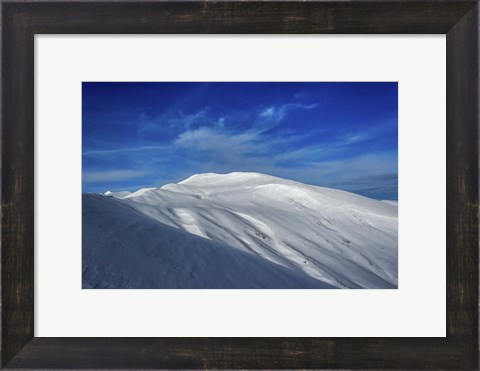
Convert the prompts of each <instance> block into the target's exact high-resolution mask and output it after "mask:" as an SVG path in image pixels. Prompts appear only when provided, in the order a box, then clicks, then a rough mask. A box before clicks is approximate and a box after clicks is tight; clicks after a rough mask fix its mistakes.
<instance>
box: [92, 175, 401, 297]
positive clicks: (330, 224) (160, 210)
mask: <svg viewBox="0 0 480 371" xmlns="http://www.w3.org/2000/svg"><path fill="white" fill-rule="evenodd" d="M86 197H87V199H85V198H84V213H86V214H85V216H84V219H85V221H86V222H87V224H88V226H89V227H88V230H85V229H84V241H90V242H89V244H90V245H88V244H85V242H84V254H85V250H88V246H94V247H95V248H96V250H98V251H101V249H100V248H97V245H98V243H97V242H95V240H92V238H93V237H92V236H88V234H91V233H92V232H91V230H95V233H92V235H98V234H99V231H98V228H99V227H98V225H99V224H102V223H100V221H97V219H98V217H96V218H95V217H92V216H91V214H92V212H89V211H88V207H87V208H86V207H85V204H87V205H88V204H89V201H88V200H89V198H88V197H96V198H93V199H94V200H97V199H98V200H101V201H102V202H104V203H105V204H107V205H108V209H107V208H106V210H107V211H108V213H111V214H113V215H112V216H111V217H108V218H107V217H105V220H104V224H102V225H104V227H103V228H104V234H105V236H106V237H105V240H104V241H103V244H106V245H108V246H113V245H112V244H114V243H118V241H117V242H109V238H110V237H109V236H112V235H115V236H116V235H117V234H118V232H114V231H113V230H115V231H116V230H117V229H121V230H122V233H124V234H127V235H131V234H133V232H134V231H136V232H137V234H140V235H142V236H143V237H142V238H141V239H140V240H139V241H138V242H137V243H135V244H133V245H132V246H130V245H128V246H129V247H128V248H130V249H131V250H133V252H129V254H132V255H133V256H135V254H137V253H138V254H139V253H140V252H141V251H144V250H145V249H148V248H151V249H154V247H153V245H152V244H153V242H151V241H152V240H153V239H157V240H161V238H160V237H159V235H161V234H162V233H161V232H158V233H157V234H155V233H153V232H152V231H151V229H152V228H150V229H148V230H145V231H143V232H142V231H141V228H140V226H138V225H136V224H135V226H136V228H137V230H134V227H133V222H128V219H129V218H127V217H124V222H122V223H120V225H118V223H112V222H111V218H114V217H115V218H117V217H118V216H117V215H116V214H118V212H117V211H114V210H110V208H111V207H113V206H112V205H114V206H115V207H116V209H115V210H117V209H118V208H120V207H122V208H124V209H125V210H130V212H131V213H132V215H135V216H136V217H137V218H140V217H141V218H143V219H142V220H143V222H142V223H146V224H148V225H150V224H149V223H154V222H156V223H157V225H159V226H161V228H163V229H162V231H163V230H164V229H165V228H167V227H166V226H170V227H174V228H175V229H172V228H170V229H169V231H176V232H182V233H183V234H181V235H179V236H178V238H179V239H183V238H185V243H180V242H178V241H176V242H175V243H176V244H177V245H181V246H182V249H183V248H184V249H188V251H189V254H190V253H192V254H193V252H192V251H194V252H195V259H199V258H200V257H202V256H203V260H206V259H209V261H210V260H212V259H213V260H215V259H216V257H215V259H214V258H213V257H212V256H207V255H208V254H202V253H201V251H199V250H198V249H195V248H194V247H193V246H195V245H196V244H211V243H216V244H217V245H215V246H217V248H218V246H222V248H220V250H221V251H226V252H228V254H233V253H236V254H240V253H241V254H242V255H241V256H242V257H243V258H244V259H247V258H248V259H253V258H255V259H256V260H255V261H256V262H261V263H264V264H271V266H272V267H275V268H276V269H275V272H276V273H279V272H280V271H279V270H278V267H281V268H283V269H284V271H283V272H288V273H290V274H291V273H293V272H295V273H297V274H298V277H300V278H302V277H308V278H310V279H311V280H313V282H318V284H320V285H324V284H325V283H327V284H330V285H332V286H334V287H338V288H396V287H397V271H398V270H397V262H398V258H397V245H398V216H397V209H398V208H397V205H396V204H394V203H388V202H382V201H377V200H372V199H369V198H366V197H362V196H359V195H356V194H353V193H349V192H345V191H340V190H334V189H329V188H322V187H317V186H311V185H305V184H302V183H298V182H294V181H290V180H286V179H281V178H276V177H272V176H268V175H263V174H257V173H231V174H225V175H222V174H198V175H194V176H192V177H190V178H188V179H186V180H184V181H182V182H180V183H178V184H167V185H165V186H163V187H161V188H157V189H143V190H139V191H137V192H135V193H132V194H128V195H127V196H122V195H119V196H116V195H115V194H113V197H104V196H91V195H89V196H86ZM98 202H100V201H98ZM122 210H123V209H122ZM107 211H105V212H107ZM89 218H91V220H90V221H89V220H88V219H89ZM84 223H85V222H84ZM139 223H140V222H139ZM142 223H140V224H142ZM160 223H161V224H160ZM194 235H196V236H198V237H195V238H197V239H196V240H194V241H196V242H195V243H192V240H190V239H191V238H193V236H194ZM180 236H181V237H180ZM197 241H201V242H197ZM122 246H124V249H125V250H127V245H122ZM146 246H147V247H146ZM168 246H169V243H167V242H165V243H163V241H162V244H161V247H157V249H166V248H167V247H168ZM202 246H203V245H202ZM208 246H210V245H208ZM111 248H113V247H111ZM202 251H203V250H202ZM189 254H186V255H184V256H183V258H184V259H185V262H183V263H182V262H181V261H178V262H177V263H176V264H179V266H181V267H184V265H189V264H192V262H191V260H193V259H194V258H193V257H192V256H189ZM224 258H225V259H224V260H223V261H222V263H221V264H216V263H214V262H212V265H211V267H213V266H217V265H222V264H227V263H228V262H229V259H227V258H226V257H224ZM134 259H138V258H134ZM232 261H235V263H231V264H234V265H235V264H236V262H237V260H236V259H232ZM125 264H126V263H125ZM132 264H133V263H132ZM152 264H153V263H152ZM132 266H133V265H132ZM84 268H85V266H84ZM86 268H87V270H88V268H89V267H88V266H87V267H86ZM212 269H214V270H215V268H212ZM217 269H218V268H217ZM242 269H243V273H244V274H245V275H246V276H250V272H249V271H250V263H249V264H248V265H244V266H243V267H242V268H241V269H240V271H242ZM272 269H273V268H272ZM195 272H196V273H195V274H196V276H195V277H196V280H197V281H198V282H197V283H196V284H193V281H194V280H191V281H181V283H180V282H177V285H175V284H174V283H175V282H174V280H175V277H170V278H169V277H168V275H165V277H164V278H162V279H166V280H167V281H168V284H165V283H164V282H163V281H162V282H160V283H159V284H158V287H192V288H193V287H202V284H201V283H200V279H201V277H203V276H205V277H208V278H211V275H212V274H213V273H212V272H209V271H208V269H206V270H205V271H201V270H200V269H197V270H196V271H195ZM173 273H175V272H173ZM282 274H283V273H282ZM285 274H286V273H285ZM174 276H175V275H174ZM277 276H278V274H277ZM277 276H275V275H271V277H270V278H271V279H272V280H277V279H278V278H276V277H277ZM286 277H287V276H285V279H284V280H282V281H281V282H282V283H280V281H279V280H277V281H276V282H273V281H272V282H266V281H265V282H262V283H259V281H257V282H256V284H255V285H249V286H248V287H281V288H288V287H292V286H293V287H299V286H298V283H299V282H300V281H302V280H303V278H302V279H300V278H298V280H297V281H296V284H294V285H288V284H287V283H288V282H290V281H289V280H288V279H287V278H286ZM237 278H238V277H237ZM238 279H240V278H238ZM220 280H221V279H220ZM94 281H95V280H94ZM94 281H92V282H94ZM233 281H234V280H231V282H229V283H228V284H227V283H226V282H224V283H223V284H224V285H227V286H222V287H232V288H233V287H245V288H246V287H247V286H242V285H245V284H246V281H243V282H242V283H238V282H237V284H235V283H234V282H233ZM267 281H268V280H267ZM286 281H288V282H286ZM84 282H85V281H84ZM95 282H96V281H95ZM307 282H308V283H309V284H307ZM305 283H306V284H305V285H304V286H303V287H305V288H308V287H312V284H311V281H305ZM219 284H220V283H217V284H216V285H215V284H214V280H211V281H209V285H208V287H218V285H219ZM155 287H157V286H155Z"/></svg>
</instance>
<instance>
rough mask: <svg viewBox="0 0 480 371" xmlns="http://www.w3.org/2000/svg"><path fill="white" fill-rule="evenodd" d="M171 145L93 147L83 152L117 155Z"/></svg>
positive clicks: (165, 147) (94, 154)
mask: <svg viewBox="0 0 480 371" xmlns="http://www.w3.org/2000/svg"><path fill="white" fill-rule="evenodd" d="M167 149H169V146H137V147H122V148H112V149H93V150H86V151H84V152H83V153H82V155H83V156H98V155H117V154H121V153H125V152H143V151H159V150H167Z"/></svg>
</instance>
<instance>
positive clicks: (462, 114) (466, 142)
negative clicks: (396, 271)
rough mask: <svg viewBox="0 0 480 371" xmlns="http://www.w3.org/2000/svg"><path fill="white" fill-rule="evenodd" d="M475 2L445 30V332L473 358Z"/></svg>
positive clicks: (476, 100)
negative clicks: (468, 10)
mask: <svg viewBox="0 0 480 371" xmlns="http://www.w3.org/2000/svg"><path fill="white" fill-rule="evenodd" d="M478 19H479V12H478V5H477V6H476V7H475V8H474V9H472V11H470V12H469V13H468V14H467V15H466V16H465V17H463V19H462V20H461V21H460V22H458V23H457V24H456V25H455V26H454V27H453V28H452V30H451V31H450V32H449V33H448V34H447V316H448V321H447V333H448V336H449V337H450V338H451V339H452V341H456V345H457V346H458V347H459V348H460V349H461V351H462V352H463V353H464V354H465V357H466V358H469V359H472V358H474V357H475V358H478V343H477V342H475V343H473V342H468V341H467V339H473V338H475V339H478V265H479V261H478V246H479V245H478V243H479V240H478V235H479V223H478V212H479V208H478V207H479V203H478V192H479V176H478V175H479V174H478V166H479V162H478V158H479V157H478V156H479V153H478V139H479V137H478V134H479V133H478V124H479V110H478V107H479V95H478V88H479V87H478V84H479V80H478V76H479V71H480V70H479V46H478V42H479V40H478V32H479V31H478V30H479V28H478V27H479V23H478Z"/></svg>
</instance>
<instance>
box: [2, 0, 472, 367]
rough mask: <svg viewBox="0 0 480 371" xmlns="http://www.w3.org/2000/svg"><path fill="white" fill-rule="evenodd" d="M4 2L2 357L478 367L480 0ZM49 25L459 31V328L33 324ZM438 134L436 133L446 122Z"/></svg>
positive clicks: (452, 273)
mask: <svg viewBox="0 0 480 371" xmlns="http://www.w3.org/2000/svg"><path fill="white" fill-rule="evenodd" d="M1 10H2V18H1V19H2V116H1V117H2V118H1V119H2V125H1V158H2V162H1V168H2V178H1V314H2V316H1V366H2V367H6V368H26V369H28V368H35V369H49V368H62V369H66V368H88V369H93V368H101V369H106V368H135V369H144V368H224V369H236V368H247V369H254V368H268V369H274V368H316V369H320V368H343V369H344V368H363V369H364V368H404V369H407V368H444V369H445V368H447V369H453V368H455V369H460V368H471V369H477V367H478V336H477V335H478V266H479V261H478V242H479V239H478V235H479V225H478V222H479V220H478V206H479V205H478V200H479V199H478V184H479V179H478V165H479V161H478V155H479V153H478V124H479V121H478V118H479V116H478V115H479V111H478V103H479V94H478V87H479V62H478V57H479V48H478V43H479V38H478V34H479V5H478V1H477V0H475V1H455V0H419V1H408V0H394V1H389V0H384V1H382V0H380V1H361V0H360V1H325V2H321V1H320V2H294V1H286V2H133V1H125V2H96V1H94V2H57V1H50V2H49V1H47V2H44V1H36V2H24V1H2V2H1ZM49 33H54V34H55V33H61V34H97V33H98V34H110V33H111V34H115V33H122V34H128V33H132V34H149V33H180V34H183V33H194V34H197V33H225V34H230V33H233V34H235V33H296V34H302V33H360V34H364V33H387V34H393V33H401V34H413V33H426V34H432V33H435V34H446V40H447V53H446V63H447V168H446V171H447V184H446V190H447V200H446V202H447V220H446V232H447V324H446V326H447V327H446V329H447V336H446V337H445V338H38V337H34V43H33V39H34V35H35V34H49ZM192 63H194V61H192ZM439 109H442V108H441V107H439ZM432 135H433V134H432ZM432 140H435V137H434V136H432ZM425 147H426V148H428V143H425ZM59 263H61V262H59Z"/></svg>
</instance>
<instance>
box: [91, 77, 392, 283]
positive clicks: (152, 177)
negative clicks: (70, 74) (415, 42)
mask: <svg viewBox="0 0 480 371" xmlns="http://www.w3.org/2000/svg"><path fill="white" fill-rule="evenodd" d="M397 287H398V84H397V82H348V83H347V82H301V83H300V82H298V83H296V82H83V83H82V288H83V289H396V288H397Z"/></svg>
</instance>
